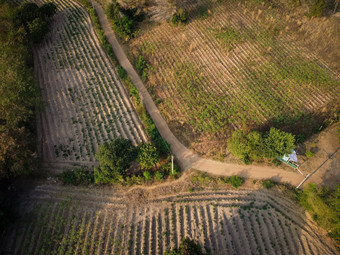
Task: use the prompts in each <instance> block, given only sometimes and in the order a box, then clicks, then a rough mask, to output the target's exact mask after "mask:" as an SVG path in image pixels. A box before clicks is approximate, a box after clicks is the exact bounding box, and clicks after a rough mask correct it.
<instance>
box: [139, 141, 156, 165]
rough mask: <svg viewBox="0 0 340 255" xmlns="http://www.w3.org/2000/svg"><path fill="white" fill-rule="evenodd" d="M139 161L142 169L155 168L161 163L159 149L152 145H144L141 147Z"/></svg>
mask: <svg viewBox="0 0 340 255" xmlns="http://www.w3.org/2000/svg"><path fill="white" fill-rule="evenodd" d="M137 161H138V162H139V164H140V166H141V167H142V169H150V168H152V167H154V166H155V165H156V164H157V163H158V162H159V155H158V152H157V148H156V147H155V146H153V145H152V144H151V143H143V144H142V145H141V146H140V147H139V152H138V156H137Z"/></svg>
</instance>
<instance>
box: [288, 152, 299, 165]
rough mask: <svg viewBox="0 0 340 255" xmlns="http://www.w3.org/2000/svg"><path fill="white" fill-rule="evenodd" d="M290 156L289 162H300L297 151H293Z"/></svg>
mask: <svg viewBox="0 0 340 255" xmlns="http://www.w3.org/2000/svg"><path fill="white" fill-rule="evenodd" d="M288 156H289V161H293V162H296V163H297V162H298V159H297V155H296V151H295V150H293V151H292V153H291V154H289V155H288Z"/></svg>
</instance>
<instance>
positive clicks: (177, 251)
mask: <svg viewBox="0 0 340 255" xmlns="http://www.w3.org/2000/svg"><path fill="white" fill-rule="evenodd" d="M205 254H207V253H204V252H202V247H201V246H200V244H199V243H198V242H196V241H194V240H191V239H190V238H184V239H183V240H182V242H181V243H180V245H179V247H178V248H174V249H172V250H170V251H166V252H165V253H164V255H205Z"/></svg>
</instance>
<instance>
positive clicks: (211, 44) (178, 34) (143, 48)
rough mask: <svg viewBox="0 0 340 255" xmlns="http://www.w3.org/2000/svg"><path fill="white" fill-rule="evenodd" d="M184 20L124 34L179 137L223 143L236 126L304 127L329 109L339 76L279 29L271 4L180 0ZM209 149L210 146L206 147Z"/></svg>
mask: <svg viewBox="0 0 340 255" xmlns="http://www.w3.org/2000/svg"><path fill="white" fill-rule="evenodd" d="M179 4H180V5H181V7H183V8H184V9H186V10H188V13H189V20H188V23H187V24H185V25H179V26H174V25H172V24H171V23H167V22H164V23H161V24H157V25H149V26H148V27H147V28H145V29H144V30H143V29H142V30H141V31H140V32H139V33H137V36H136V38H135V39H133V40H131V41H130V42H129V47H130V48H131V49H132V50H131V52H133V58H135V59H138V58H139V56H143V58H144V59H145V60H146V61H147V63H148V64H149V67H148V71H147V76H148V82H147V84H146V85H147V87H148V90H149V92H150V93H151V94H152V95H153V97H154V99H155V101H156V102H157V103H158V108H159V109H160V110H161V112H162V115H163V117H164V118H165V120H166V121H167V123H168V124H169V126H170V127H171V129H172V131H173V132H174V133H175V135H176V136H177V137H178V138H180V139H181V141H182V142H183V143H184V144H186V145H187V146H190V147H191V148H192V149H194V150H195V151H196V152H199V153H200V154H206V155H208V154H209V153H210V152H212V151H214V154H216V152H218V151H220V150H222V151H224V149H225V147H226V138H227V137H229V136H230V134H231V132H233V130H235V129H239V128H243V129H246V130H253V129H265V128H267V127H269V126H276V127H279V128H282V129H284V130H286V131H290V132H293V133H294V134H299V133H300V134H310V133H311V132H313V130H314V131H315V129H318V128H319V127H320V125H321V123H322V118H324V117H325V116H329V114H330V112H331V110H334V109H336V108H337V107H336V106H335V105H336V104H337V103H338V102H337V100H338V99H337V98H338V94H339V91H340V76H339V73H336V72H334V71H332V70H330V69H329V68H328V66H327V64H326V63H324V62H322V61H321V60H320V59H318V57H317V56H316V55H314V54H313V52H311V51H309V50H308V49H307V48H304V47H302V46H301V45H300V44H299V43H298V42H297V41H295V40H294V38H293V37H292V36H291V35H290V34H289V33H287V32H286V31H285V29H286V28H285V27H284V23H280V21H279V20H276V19H275V16H274V15H272V16H271V12H270V11H268V10H270V9H271V6H270V5H269V4H263V5H261V4H258V5H251V4H250V5H248V6H246V5H244V4H240V3H237V2H235V1H210V0H201V1H191V0H188V1H183V2H182V1H181V2H180V3H179ZM209 150H210V151H209Z"/></svg>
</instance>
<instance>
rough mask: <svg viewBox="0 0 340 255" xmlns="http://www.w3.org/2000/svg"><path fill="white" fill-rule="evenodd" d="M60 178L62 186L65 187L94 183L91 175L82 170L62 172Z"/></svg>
mask: <svg viewBox="0 0 340 255" xmlns="http://www.w3.org/2000/svg"><path fill="white" fill-rule="evenodd" d="M60 178H61V181H62V182H63V184H67V185H80V184H82V185H87V184H90V183H93V182H94V176H93V173H91V172H89V171H88V170H86V169H82V168H75V169H73V170H66V171H63V172H62V173H61V175H60Z"/></svg>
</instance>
